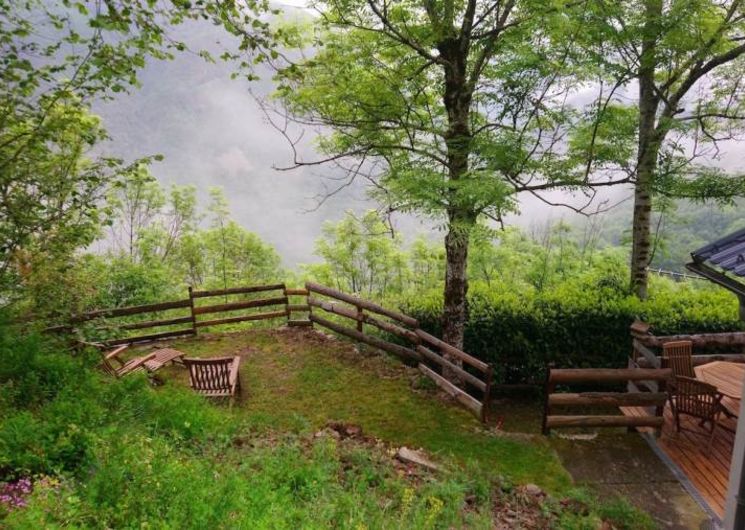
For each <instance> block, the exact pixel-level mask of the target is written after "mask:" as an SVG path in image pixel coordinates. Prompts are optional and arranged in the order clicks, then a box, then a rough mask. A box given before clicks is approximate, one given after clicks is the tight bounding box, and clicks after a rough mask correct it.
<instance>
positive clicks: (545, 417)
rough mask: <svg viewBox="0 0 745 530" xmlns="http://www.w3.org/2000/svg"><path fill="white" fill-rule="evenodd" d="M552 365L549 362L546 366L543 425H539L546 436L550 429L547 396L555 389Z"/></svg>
mask: <svg viewBox="0 0 745 530" xmlns="http://www.w3.org/2000/svg"><path fill="white" fill-rule="evenodd" d="M552 367H553V363H549V364H548V366H547V367H546V384H545V386H544V387H543V393H544V396H543V399H544V401H543V425H542V426H541V432H542V433H543V434H544V435H546V436H548V434H549V433H550V429H549V427H548V415H549V414H551V407H550V406H549V404H548V398H549V396H550V395H551V394H553V393H554V390H555V389H556V384H555V383H553V382H551V368H552Z"/></svg>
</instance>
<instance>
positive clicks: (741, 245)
mask: <svg viewBox="0 0 745 530" xmlns="http://www.w3.org/2000/svg"><path fill="white" fill-rule="evenodd" d="M691 257H692V258H693V262H692V263H689V264H688V265H686V267H687V268H688V269H689V270H691V271H693V272H696V273H698V274H700V275H701V276H704V277H705V278H708V279H709V280H711V281H713V282H715V283H718V284H719V285H721V286H723V287H725V288H727V289H729V290H730V291H732V292H734V293H735V294H737V295H738V296H740V298H741V300H745V283H743V280H741V278H744V279H745V229H742V230H738V231H737V232H735V233H733V234H730V235H728V236H725V237H723V238H721V239H718V240H717V241H714V242H713V243H709V244H708V245H706V246H704V247H701V248H700V249H698V250H694V251H693V252H691Z"/></svg>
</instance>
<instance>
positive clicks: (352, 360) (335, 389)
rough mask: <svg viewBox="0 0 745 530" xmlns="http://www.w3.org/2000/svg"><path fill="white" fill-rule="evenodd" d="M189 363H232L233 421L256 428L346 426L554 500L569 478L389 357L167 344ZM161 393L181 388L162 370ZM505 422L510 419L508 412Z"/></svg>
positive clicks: (248, 342)
mask: <svg viewBox="0 0 745 530" xmlns="http://www.w3.org/2000/svg"><path fill="white" fill-rule="evenodd" d="M174 347H175V348H177V349H180V350H182V351H184V352H187V354H188V355H190V356H197V357H209V356H221V355H240V356H241V357H242V365H241V381H242V383H243V389H244V391H243V396H242V400H241V401H240V403H239V404H238V405H237V406H236V407H235V408H234V413H235V414H239V415H242V416H245V417H246V419H247V420H248V421H249V422H250V423H251V424H252V425H256V426H257V427H259V428H261V427H263V428H266V429H273V430H291V431H293V432H301V433H302V432H311V431H316V430H318V429H320V428H321V427H323V426H324V425H325V424H326V423H327V422H329V421H339V422H345V423H352V424H356V425H359V426H360V427H362V430H363V432H364V433H365V434H367V435H370V436H374V437H376V438H380V439H382V440H384V441H386V442H389V443H391V444H395V445H405V446H407V447H421V448H423V449H426V450H427V451H428V452H430V453H432V454H433V455H435V457H436V458H438V457H439V458H441V459H443V460H444V461H446V462H450V461H452V462H454V463H458V464H466V465H468V464H470V466H469V467H472V466H474V465H475V466H477V467H478V468H480V469H481V470H483V471H484V472H487V473H489V474H491V475H503V476H505V477H507V478H509V479H510V480H512V481H514V482H516V483H535V484H537V485H539V486H541V487H542V488H545V489H546V490H547V491H549V492H554V493H561V492H563V491H566V490H567V488H569V487H570V485H571V479H570V477H569V475H568V473H567V472H566V471H565V470H564V468H563V467H562V466H561V464H560V462H559V460H558V458H557V457H556V455H555V453H554V451H553V450H552V449H551V448H550V447H549V445H548V444H547V443H545V442H544V440H543V439H542V438H541V437H539V436H536V437H532V438H531V439H530V441H527V440H515V439H512V438H511V437H509V436H505V435H503V434H498V433H495V431H490V430H488V429H485V428H484V427H483V426H482V425H481V423H480V422H479V421H478V420H477V419H476V418H474V417H473V416H472V415H471V414H470V413H469V412H467V411H465V410H464V409H462V408H460V407H459V406H457V405H456V404H454V403H453V402H450V401H446V400H445V399H444V398H443V397H442V395H440V394H439V393H438V392H436V391H435V390H434V388H433V386H434V385H430V384H429V381H428V380H427V379H426V378H424V377H421V376H419V375H418V374H419V372H418V371H417V370H415V369H412V368H407V367H405V366H403V365H402V363H400V362H398V361H397V360H395V359H392V358H390V357H388V356H381V355H372V354H364V353H360V352H359V351H358V350H357V348H355V346H354V345H353V344H351V343H349V342H345V341H339V340H333V339H329V338H326V337H325V336H324V335H322V334H319V333H317V332H315V331H307V330H303V331H300V330H296V329H282V330H254V331H249V332H237V333H232V334H222V335H211V336H205V337H201V338H198V339H196V340H195V339H190V340H185V341H181V342H177V343H174ZM166 377H168V378H169V379H171V382H170V384H176V381H178V384H188V376H187V375H186V373H185V370H182V369H179V368H177V367H175V368H171V369H169V371H168V374H167V376H166ZM507 414H509V412H507Z"/></svg>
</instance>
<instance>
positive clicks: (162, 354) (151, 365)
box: [101, 344, 184, 378]
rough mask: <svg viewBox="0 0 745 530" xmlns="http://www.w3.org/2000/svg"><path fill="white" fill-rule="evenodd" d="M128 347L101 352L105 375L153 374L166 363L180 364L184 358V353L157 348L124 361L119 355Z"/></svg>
mask: <svg viewBox="0 0 745 530" xmlns="http://www.w3.org/2000/svg"><path fill="white" fill-rule="evenodd" d="M128 347H129V345H128V344H125V345H123V346H118V347H117V348H114V349H113V350H111V351H109V352H103V351H102V352H101V357H102V358H103V360H102V362H101V366H102V368H103V369H104V371H105V372H106V373H108V374H111V375H113V376H114V377H116V378H119V377H123V376H125V375H127V374H131V373H133V372H137V371H140V370H146V371H147V372H148V374H153V373H154V372H156V371H157V370H159V369H160V368H162V367H163V366H165V365H166V364H168V363H173V362H182V359H183V357H184V352H181V351H178V350H174V349H173V348H159V349H157V350H153V351H151V352H150V353H148V354H146V355H142V356H139V357H133V358H132V359H129V360H124V359H123V358H122V356H121V355H122V352H124V351H125V350H126V349H127V348H128Z"/></svg>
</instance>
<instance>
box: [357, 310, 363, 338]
mask: <svg viewBox="0 0 745 530" xmlns="http://www.w3.org/2000/svg"><path fill="white" fill-rule="evenodd" d="M363 318H364V313H363V312H362V306H359V305H358V306H357V331H359V332H360V333H362V321H363Z"/></svg>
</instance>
